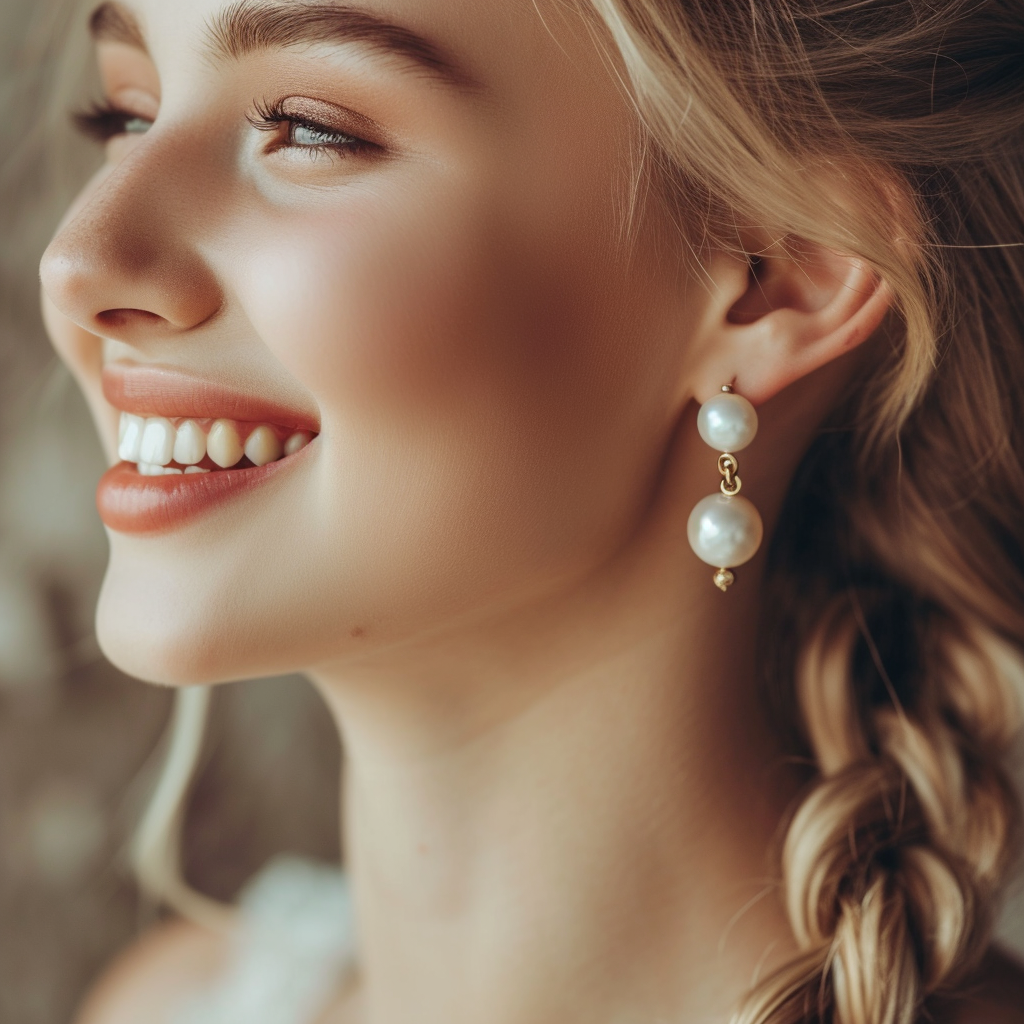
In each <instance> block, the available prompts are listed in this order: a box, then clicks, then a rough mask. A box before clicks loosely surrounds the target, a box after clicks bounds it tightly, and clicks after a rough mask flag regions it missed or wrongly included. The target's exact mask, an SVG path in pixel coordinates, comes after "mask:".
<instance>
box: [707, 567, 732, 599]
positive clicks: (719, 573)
mask: <svg viewBox="0 0 1024 1024" xmlns="http://www.w3.org/2000/svg"><path fill="white" fill-rule="evenodd" d="M711 579H712V580H713V581H714V584H715V586H716V587H718V589H719V590H720V591H722V593H723V594H724V593H725V592H726V591H727V590H728V589H729V587H730V586H732V584H733V583H735V582H736V577H735V576H734V575H733V574H732V573H731V572H729V570H728V569H717V570H716V571H715V575H714V576H712V577H711Z"/></svg>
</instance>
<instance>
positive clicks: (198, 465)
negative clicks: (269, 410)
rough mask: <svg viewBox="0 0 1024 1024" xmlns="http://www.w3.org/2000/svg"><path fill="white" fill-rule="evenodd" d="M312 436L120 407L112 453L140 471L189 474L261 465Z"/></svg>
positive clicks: (298, 447)
mask: <svg viewBox="0 0 1024 1024" xmlns="http://www.w3.org/2000/svg"><path fill="white" fill-rule="evenodd" d="M315 436H316V435H315V434H314V433H313V432H312V431H309V430H294V429H290V428H287V427H282V426H280V425H278V424H274V423H246V422H242V421H239V420H233V419H227V418H220V419H187V418H184V417H177V418H170V417H167V416H141V415H137V414H135V413H129V412H122V413H121V420H120V425H119V428H118V448H117V454H118V457H119V458H120V459H121V460H122V461H124V462H128V463H133V464H134V465H135V466H136V469H137V472H138V473H139V474H140V475H141V476H177V475H185V474H189V475H192V474H198V473H211V472H223V471H226V470H233V469H247V468H251V467H253V466H266V465H268V464H270V463H272V462H277V461H278V460H280V459H282V458H285V457H287V456H289V455H294V454H296V453H297V452H299V451H301V450H302V449H303V448H305V447H306V445H307V444H309V443H310V441H312V440H313V438H314V437H315Z"/></svg>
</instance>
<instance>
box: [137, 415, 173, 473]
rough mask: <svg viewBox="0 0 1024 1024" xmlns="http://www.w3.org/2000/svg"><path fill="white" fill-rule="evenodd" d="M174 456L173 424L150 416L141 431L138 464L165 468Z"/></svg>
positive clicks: (161, 418) (158, 417)
mask: <svg viewBox="0 0 1024 1024" xmlns="http://www.w3.org/2000/svg"><path fill="white" fill-rule="evenodd" d="M173 454H174V424H173V423H172V422H171V421H170V420H165V419H164V418H163V417H162V416H151V417H150V418H149V419H148V420H146V426H145V429H144V430H143V431H142V444H141V446H140V447H139V462H148V463H149V464H150V465H153V466H166V465H167V463H168V462H170V461H171V456H172V455H173Z"/></svg>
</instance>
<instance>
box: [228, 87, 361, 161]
mask: <svg viewBox="0 0 1024 1024" xmlns="http://www.w3.org/2000/svg"><path fill="white" fill-rule="evenodd" d="M246 118H247V120H248V121H249V124H251V125H252V126H253V128H255V129H256V130H257V131H261V132H277V131H280V129H281V127H282V126H287V135H286V141H285V142H283V143H280V144H279V145H277V146H275V149H284V148H289V147H291V148H294V149H301V150H303V151H305V152H308V153H312V154H314V155H316V154H321V153H323V154H329V155H332V156H346V155H352V154H355V153H360V152H363V151H364V150H369V149H379V148H380V147H379V146H377V145H375V144H374V143H372V142H367V141H366V140H365V139H360V138H358V137H356V136H355V135H349V134H348V132H343V131H339V130H338V129H337V128H331V127H330V126H329V125H325V124H319V123H318V122H316V121H312V120H310V119H309V118H305V117H296V116H295V115H294V114H286V113H285V112H284V110H282V109H281V105H280V104H279V103H267V102H266V101H265V100H264V101H262V102H258V103H257V104H256V113H255V115H251V114H249V115H246ZM297 128H305V129H306V130H307V131H309V132H312V133H313V134H314V135H319V136H321V137H323V138H325V139H333V140H334V141H324V142H313V143H297V142H296V141H295V131H296V129H297Z"/></svg>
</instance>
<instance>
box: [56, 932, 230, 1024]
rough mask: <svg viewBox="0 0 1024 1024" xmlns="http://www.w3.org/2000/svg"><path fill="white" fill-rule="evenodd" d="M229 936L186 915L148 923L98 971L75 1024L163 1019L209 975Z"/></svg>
mask: <svg viewBox="0 0 1024 1024" xmlns="http://www.w3.org/2000/svg"><path fill="white" fill-rule="evenodd" d="M227 949H228V940H227V936H226V935H225V934H224V933H222V932H216V931H213V930H211V929H209V928H204V927H203V926H201V925H198V924H193V923H192V922H190V921H183V920H173V921H168V922H166V923H164V924H160V925H157V926H156V927H154V928H152V929H150V930H149V931H148V932H146V933H145V934H144V935H142V936H141V937H140V938H139V939H138V940H136V941H135V942H134V943H133V944H132V945H131V946H129V947H128V948H127V949H126V950H124V952H122V953H121V954H120V955H119V956H118V957H117V958H116V959H115V960H114V962H113V963H112V964H111V965H110V966H109V967H108V968H107V969H106V971H105V972H104V973H103V974H102V975H101V976H100V978H99V980H98V981H97V982H96V984H95V985H94V986H93V988H92V990H91V991H90V992H89V994H88V996H87V997H86V999H85V1002H84V1003H83V1004H82V1007H81V1009H80V1011H79V1014H78V1016H77V1017H76V1018H75V1024H138V1022H139V1021H141V1020H144V1021H146V1022H147V1024H164V1021H165V1020H167V1019H168V1014H169V1012H170V1011H172V1010H173V1009H174V1007H175V1005H176V1004H177V1003H178V1002H180V1000H181V999H182V997H183V996H185V995H187V994H188V993H189V992H191V991H194V990H195V989H196V988H198V987H200V986H202V985H203V984H205V983H206V982H208V981H210V980H211V979H212V978H214V977H215V976H216V975H217V973H218V972H219V971H220V970H221V968H222V967H223V965H224V961H225V959H226V957H227Z"/></svg>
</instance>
